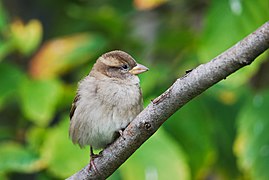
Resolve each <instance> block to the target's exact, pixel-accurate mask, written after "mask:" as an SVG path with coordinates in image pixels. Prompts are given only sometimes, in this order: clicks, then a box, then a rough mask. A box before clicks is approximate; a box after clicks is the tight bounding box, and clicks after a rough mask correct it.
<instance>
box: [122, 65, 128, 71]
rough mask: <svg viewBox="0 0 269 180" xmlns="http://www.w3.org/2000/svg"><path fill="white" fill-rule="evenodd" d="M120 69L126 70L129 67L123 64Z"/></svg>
mask: <svg viewBox="0 0 269 180" xmlns="http://www.w3.org/2000/svg"><path fill="white" fill-rule="evenodd" d="M121 69H123V70H128V69H129V66H128V65H127V64H124V65H122V66H121Z"/></svg>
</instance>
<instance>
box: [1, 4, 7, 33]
mask: <svg viewBox="0 0 269 180" xmlns="http://www.w3.org/2000/svg"><path fill="white" fill-rule="evenodd" d="M6 26H7V12H6V11H5V8H4V6H3V5H2V2H1V1H0V32H2V31H3V29H5V28H6Z"/></svg>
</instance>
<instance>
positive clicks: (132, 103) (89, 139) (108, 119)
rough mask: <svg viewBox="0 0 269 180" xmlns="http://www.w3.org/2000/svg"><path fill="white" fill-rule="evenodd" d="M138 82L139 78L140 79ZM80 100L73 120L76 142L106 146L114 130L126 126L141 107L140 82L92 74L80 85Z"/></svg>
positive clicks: (110, 140)
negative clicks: (101, 77)
mask: <svg viewBox="0 0 269 180" xmlns="http://www.w3.org/2000/svg"><path fill="white" fill-rule="evenodd" d="M138 83H139V81H138ZM79 86H80V87H79V91H78V94H79V95H80V100H79V102H78V103H77V108H76V110H75V112H74V116H73V118H72V121H71V126H70V128H71V127H72V129H73V136H71V137H72V139H73V142H75V143H78V144H79V145H80V146H82V147H83V146H85V145H91V146H92V147H93V148H97V149H98V148H104V147H105V146H107V145H108V144H109V143H111V142H112V141H113V140H114V134H115V132H117V131H119V130H120V129H123V128H125V127H126V126H127V125H128V123H129V122H130V121H132V120H133V119H134V118H135V117H136V116H137V114H138V113H139V112H140V111H141V110H142V97H141V91H140V87H139V84H135V83H133V84H131V83H130V84H126V83H124V84H122V83H119V82H117V81H108V82H106V81H98V84H97V83H96V80H95V79H94V78H92V77H89V78H86V79H84V80H83V81H82V82H81V83H80V85H79Z"/></svg>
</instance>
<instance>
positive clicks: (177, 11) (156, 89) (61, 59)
mask: <svg viewBox="0 0 269 180" xmlns="http://www.w3.org/2000/svg"><path fill="white" fill-rule="evenodd" d="M268 9H269V1H268V0H256V1H253V0H211V1H209V0H191V1H189V0H181V1H172V0H170V1H169V0H133V1H131V0H127V1H116V0H99V1H97V0H93V1H86V0H58V1H52V0H39V1H31V0H24V1H19V0H5V1H4V0H0V83H1V85H0V179H4V180H5V179H38V180H47V179H64V178H66V177H68V176H70V175H71V174H73V173H74V172H76V171H78V170H79V169H80V168H82V167H84V166H85V165H86V164H87V163H88V161H89V148H86V149H80V148H79V147H78V146H74V145H73V144H72V143H71V141H70V140H69V139H68V126H69V119H68V113H69V109H70V104H71V102H72V100H73V98H74V95H75V91H76V88H77V82H78V81H79V80H80V79H81V78H82V77H84V76H85V75H87V73H88V72H89V71H90V69H91V66H92V65H93V63H94V62H95V60H96V59H97V58H98V56H100V55H101V54H102V53H104V52H107V51H109V50H114V49H121V50H124V51H127V52H129V53H130V54H131V55H132V56H134V57H135V58H136V59H137V61H138V62H140V63H143V64H145V65H146V66H148V67H149V68H150V71H149V72H147V73H145V74H142V75H141V76H140V78H141V82H142V83H141V85H142V89H143V92H144V99H145V106H146V105H147V104H148V103H149V102H150V100H151V99H153V98H155V97H157V96H158V95H160V94H161V93H162V92H163V91H164V90H166V89H167V88H168V87H169V86H170V85H171V84H172V83H173V81H174V80H175V79H176V78H178V77H180V76H182V75H184V73H185V71H186V70H188V69H192V68H194V67H196V66H197V65H199V64H201V63H205V62H207V61H209V60H210V59H211V58H213V57H215V56H216V55H218V54H219V53H221V52H223V51H224V50H225V49H227V48H229V47H230V46H232V45H233V44H234V43H236V42H237V41H239V40H240V39H242V38H243V37H244V36H246V35H247V34H249V33H250V32H252V31H254V30H255V29H256V28H258V27H259V26H261V25H262V24H263V23H264V22H266V21H268V19H269V11H268ZM268 57H269V56H268V52H267V53H264V54H263V55H261V56H260V57H259V58H258V60H257V61H255V62H254V63H253V64H251V66H249V67H246V68H244V69H241V70H239V71H238V72H236V73H235V74H233V75H232V76H230V77H228V78H227V79H226V80H224V81H222V82H220V83H218V84H216V85H215V86H214V87H212V88H211V89H209V90H208V91H207V92H205V93H204V94H202V95H201V96H199V97H197V98H196V99H194V100H193V101H191V102H190V103H188V104H187V105H186V106H185V107H183V108H182V109H181V110H179V111H178V112H177V113H176V114H174V115H173V116H172V117H171V118H170V119H169V120H168V121H167V122H166V123H165V124H164V125H163V127H161V129H160V130H159V131H158V132H157V133H156V134H155V135H154V136H153V137H152V138H150V139H149V140H148V141H147V142H146V143H145V144H144V145H143V146H142V147H141V148H140V149H139V150H137V152H135V154H134V155H133V156H132V157H131V158H130V159H128V160H127V162H126V163H124V164H123V165H122V166H121V167H120V168H119V170H117V171H116V172H115V173H114V174H113V175H112V176H111V177H110V178H109V179H111V180H114V179H115V180H116V179H130V180H131V179H146V180H155V179H182V180H188V179H198V180H200V179H213V180H215V179H216V180H219V179H220V180H222V179H247V180H248V179H255V180H266V179H268V178H269V171H268V168H269V136H268V131H269V114H268V109H269V89H268V88H269V83H268V82H269V74H268V72H269V61H268Z"/></svg>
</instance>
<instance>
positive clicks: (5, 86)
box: [0, 63, 24, 107]
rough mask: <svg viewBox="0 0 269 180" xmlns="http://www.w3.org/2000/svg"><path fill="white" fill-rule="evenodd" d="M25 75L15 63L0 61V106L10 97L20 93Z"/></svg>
mask: <svg viewBox="0 0 269 180" xmlns="http://www.w3.org/2000/svg"><path fill="white" fill-rule="evenodd" d="M23 76H24V74H23V73H22V72H21V71H20V70H19V69H18V68H17V67H16V66H15V65H12V64H9V63H0V82H1V86H0V107H1V105H2V104H3V103H4V101H5V100H6V99H7V98H8V97H10V96H11V95H14V94H15V93H18V87H19V85H20V83H21V80H22V78H23Z"/></svg>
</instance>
